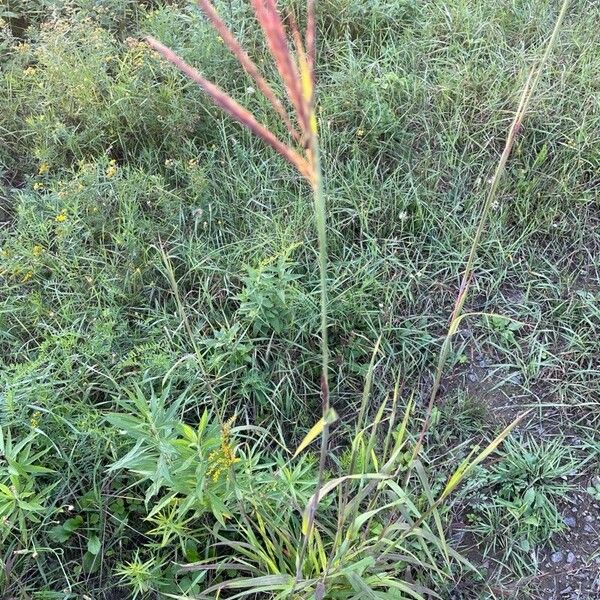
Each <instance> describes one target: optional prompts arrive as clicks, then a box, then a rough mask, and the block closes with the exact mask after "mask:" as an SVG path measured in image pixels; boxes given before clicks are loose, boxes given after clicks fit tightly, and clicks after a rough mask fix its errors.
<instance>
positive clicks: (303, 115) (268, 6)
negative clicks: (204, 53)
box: [146, 0, 319, 188]
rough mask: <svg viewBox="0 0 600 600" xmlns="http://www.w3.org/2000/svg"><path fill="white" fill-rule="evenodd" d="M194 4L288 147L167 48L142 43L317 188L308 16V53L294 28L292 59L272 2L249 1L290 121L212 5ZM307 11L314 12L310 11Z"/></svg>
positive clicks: (311, 22) (151, 41)
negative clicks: (277, 121)
mask: <svg viewBox="0 0 600 600" xmlns="http://www.w3.org/2000/svg"><path fill="white" fill-rule="evenodd" d="M198 5H199V7H200V8H201V9H202V11H203V12H204V14H205V15H206V16H207V18H208V19H209V21H210V22H211V23H212V25H213V27H214V28H215V29H216V31H217V32H218V34H219V36H220V37H221V39H222V40H223V43H224V44H225V45H226V46H227V48H228V49H229V50H230V51H231V52H232V53H233V54H234V55H235V57H236V58H237V59H238V61H239V63H240V65H241V66H242V67H243V68H244V70H245V71H246V72H247V73H248V75H249V76H250V77H251V78H252V79H253V80H254V82H255V83H256V86H257V88H258V90H259V91H260V92H261V93H262V94H263V96H264V97H265V98H266V99H267V101H268V102H269V103H270V104H271V106H272V107H273V108H274V110H275V111H276V112H277V114H278V115H279V117H280V118H281V120H282V122H283V124H284V125H285V127H286V129H287V131H288V132H289V134H290V136H291V138H292V143H288V142H285V141H283V140H281V139H279V137H277V135H276V134H275V133H273V132H272V131H271V130H270V129H268V128H267V127H265V125H263V124H262V123H260V122H259V121H258V119H257V118H256V117H255V116H254V115H253V114H252V113H251V112H250V111H249V110H248V109H246V108H245V107H244V106H242V105H241V104H240V103H239V102H237V101H236V100H235V99H233V98H232V97H231V96H230V95H229V94H227V93H226V92H225V91H223V90H222V89H221V88H219V86H217V85H216V84H214V83H213V82H211V81H209V80H207V79H206V78H205V77H203V76H202V75H201V73H200V72H199V71H198V70H197V69H195V68H194V67H192V66H191V65H189V64H188V63H186V62H185V61H184V60H183V59H182V58H181V57H180V56H178V55H177V54H176V53H175V52H173V50H171V49H170V48H167V47H166V46H164V45H163V44H161V43H160V42H159V41H158V40H156V39H154V38H152V37H148V38H146V40H147V42H148V44H149V45H150V46H151V47H152V48H153V49H154V50H156V51H157V52H158V53H159V54H160V55H161V56H163V58H165V59H166V60H168V61H169V62H170V63H172V64H173V65H174V66H175V67H177V68H178V69H179V70H180V71H181V72H182V73H183V74H184V75H186V76H187V77H188V78H189V79H191V80H192V81H194V82H196V83H197V84H198V85H199V86H200V87H201V88H202V89H203V90H204V91H205V92H206V93H207V94H208V95H209V96H210V97H211V99H212V100H213V102H214V103H215V104H216V105H217V106H218V107H219V108H221V109H222V110H223V111H225V112H226V113H227V114H228V115H229V116H230V117H232V118H233V119H235V120H236V121H238V122H239V123H241V124H242V125H244V126H245V127H247V128H248V129H249V130H250V131H252V133H254V134H255V135H256V136H258V137H259V138H261V139H262V140H263V141H264V142H265V143H266V144H268V145H269V146H271V147H272V148H273V149H274V150H275V151H276V152H277V153H278V154H280V155H281V156H282V157H283V158H285V160H286V161H288V162H289V163H290V164H292V165H293V166H294V167H295V168H296V169H297V171H298V172H299V173H300V174H301V175H302V176H303V177H304V178H305V179H306V180H307V181H308V182H309V183H310V184H311V186H312V187H313V188H314V187H317V185H318V183H317V179H318V178H319V177H318V174H317V170H318V166H317V161H316V160H315V156H314V153H315V147H316V134H317V131H316V118H315V114H314V101H313V82H314V68H313V64H314V39H315V34H314V31H311V28H312V29H314V22H315V19H314V15H313V16H312V17H311V16H310V11H309V18H308V19H307V20H308V24H309V26H308V28H307V31H306V36H305V39H306V41H307V43H308V42H310V44H311V45H312V46H313V49H312V50H311V49H310V48H304V43H303V42H302V40H301V37H300V35H299V33H298V32H297V30H296V31H295V33H294V47H295V49H296V55H294V54H293V53H292V51H291V50H290V46H289V44H288V39H287V35H286V28H285V25H284V22H283V20H282V18H281V16H280V14H279V11H278V9H277V4H276V2H275V0H252V6H253V8H254V13H255V15H256V19H257V20H258V22H259V24H260V26H261V28H262V30H263V31H264V34H265V38H266V42H267V46H268V48H269V51H270V53H271V56H272V57H273V61H274V63H275V66H276V67H277V71H278V73H279V75H280V77H281V80H282V82H283V85H284V88H285V90H286V94H287V97H288V99H289V101H290V104H291V107H292V109H293V118H292V117H291V116H290V115H289V113H288V112H287V111H286V109H285V107H284V105H283V103H282V102H281V100H280V99H279V98H278V97H277V95H276V94H275V92H274V91H273V89H272V88H271V86H270V85H269V84H268V83H267V81H266V80H265V78H264V77H263V76H262V75H261V73H260V70H259V68H258V67H257V65H256V63H255V62H254V61H253V60H252V59H251V58H250V56H249V55H248V53H247V52H246V51H245V50H244V49H243V48H242V46H241V45H240V43H239V42H238V41H237V39H236V38H235V36H234V35H233V33H232V32H231V31H230V30H229V28H228V27H227V26H226V25H225V23H224V22H223V21H222V19H221V17H220V16H219V14H218V12H217V10H216V8H215V7H214V5H213V4H212V2H210V0H198ZM312 10H313V11H314V7H313V9H312ZM294 28H295V27H294ZM294 121H295V122H296V125H295V124H294Z"/></svg>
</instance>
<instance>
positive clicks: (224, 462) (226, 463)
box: [206, 417, 240, 481]
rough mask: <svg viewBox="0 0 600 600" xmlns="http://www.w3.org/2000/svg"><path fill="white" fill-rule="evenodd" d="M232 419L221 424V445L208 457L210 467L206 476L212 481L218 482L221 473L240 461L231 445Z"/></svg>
mask: <svg viewBox="0 0 600 600" xmlns="http://www.w3.org/2000/svg"><path fill="white" fill-rule="evenodd" d="M234 419H235V417H231V419H229V420H228V421H227V422H226V423H224V424H223V428H222V429H221V445H220V446H219V449H218V450H214V451H213V452H211V453H210V454H209V456H208V462H209V464H210V466H209V467H208V471H207V473H206V474H207V475H208V477H210V478H211V479H212V480H213V481H218V479H219V477H221V475H222V474H223V473H226V472H227V471H229V469H230V468H231V467H232V466H233V465H234V464H235V463H237V462H239V460H240V459H239V458H237V457H236V456H235V447H234V446H233V445H232V443H231V426H232V425H233V421H234Z"/></svg>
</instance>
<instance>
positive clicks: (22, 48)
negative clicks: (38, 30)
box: [15, 42, 29, 54]
mask: <svg viewBox="0 0 600 600" xmlns="http://www.w3.org/2000/svg"><path fill="white" fill-rule="evenodd" d="M15 50H16V51H17V52H20V53H21V54H24V53H25V52H27V51H28V50H29V44H27V43H25V42H19V43H18V44H17V45H16V47H15Z"/></svg>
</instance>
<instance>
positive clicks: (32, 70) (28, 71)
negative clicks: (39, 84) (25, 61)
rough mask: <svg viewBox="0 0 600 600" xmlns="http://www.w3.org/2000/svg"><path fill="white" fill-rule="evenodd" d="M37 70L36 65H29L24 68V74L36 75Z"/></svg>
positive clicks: (28, 75) (27, 75)
mask: <svg viewBox="0 0 600 600" xmlns="http://www.w3.org/2000/svg"><path fill="white" fill-rule="evenodd" d="M35 72H36V68H35V67H27V68H26V69H23V75H25V76H26V77H33V76H34V75H35Z"/></svg>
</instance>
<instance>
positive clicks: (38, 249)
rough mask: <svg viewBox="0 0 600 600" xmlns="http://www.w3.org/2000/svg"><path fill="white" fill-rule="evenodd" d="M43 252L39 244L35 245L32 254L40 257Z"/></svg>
mask: <svg viewBox="0 0 600 600" xmlns="http://www.w3.org/2000/svg"><path fill="white" fill-rule="evenodd" d="M43 251H44V249H43V248H42V246H40V245H39V244H36V245H35V246H34V247H33V250H32V254H33V255H34V256H41V254H42V252H43Z"/></svg>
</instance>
